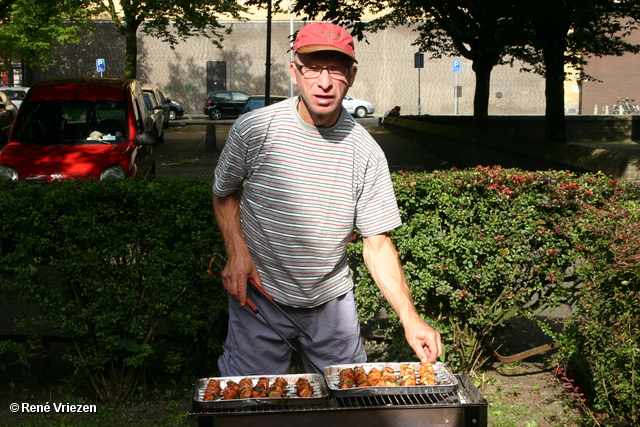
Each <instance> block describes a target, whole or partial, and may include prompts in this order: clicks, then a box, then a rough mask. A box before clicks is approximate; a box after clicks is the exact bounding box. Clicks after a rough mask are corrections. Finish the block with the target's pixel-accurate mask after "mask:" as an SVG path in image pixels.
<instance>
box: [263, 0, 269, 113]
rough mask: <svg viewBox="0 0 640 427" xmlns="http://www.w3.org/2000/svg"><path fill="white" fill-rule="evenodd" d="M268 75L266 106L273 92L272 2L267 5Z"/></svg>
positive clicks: (266, 81)
mask: <svg viewBox="0 0 640 427" xmlns="http://www.w3.org/2000/svg"><path fill="white" fill-rule="evenodd" d="M266 67H267V69H266V73H265V76H264V79H265V84H264V105H269V104H271V102H270V92H271V0H269V1H268V3H267V62H266Z"/></svg>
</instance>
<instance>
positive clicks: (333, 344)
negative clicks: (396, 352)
mask: <svg viewBox="0 0 640 427" xmlns="http://www.w3.org/2000/svg"><path fill="white" fill-rule="evenodd" d="M247 295H248V296H249V298H250V299H251V301H252V302H253V303H254V304H255V305H256V307H257V308H258V310H260V312H262V313H263V314H264V315H265V316H267V317H268V318H269V320H271V322H272V323H273V324H274V325H276V327H277V328H278V329H279V330H280V332H282V333H283V335H284V336H285V337H287V339H288V340H289V341H290V342H292V344H294V345H295V340H296V339H297V340H298V343H299V345H298V346H296V348H297V349H298V350H300V353H301V356H302V363H303V365H304V370H305V372H306V373H317V374H323V373H324V367H325V366H330V365H339V364H346V363H364V362H366V360H367V355H366V353H365V351H364V347H363V345H362V337H361V336H360V325H359V323H358V314H357V311H356V306H355V302H354V296H353V292H352V291H350V292H348V293H347V294H345V295H342V296H340V297H338V298H335V299H333V300H331V301H329V302H327V303H325V304H323V305H321V306H319V307H315V308H292V307H287V306H281V307H282V308H283V309H284V310H285V311H286V312H287V314H289V315H290V316H291V317H292V318H293V319H294V320H295V321H296V322H297V323H298V324H299V325H300V326H302V327H303V328H304V329H305V330H306V331H307V332H308V333H309V334H310V335H311V337H312V338H313V341H309V340H308V339H306V338H305V337H304V336H303V335H302V334H300V332H298V331H297V330H296V329H295V328H294V327H293V326H291V324H290V323H289V322H288V321H287V319H286V318H284V316H282V314H281V313H279V312H278V311H277V310H276V309H275V308H273V307H270V304H269V303H268V302H267V301H266V298H265V297H264V296H262V295H258V294H257V293H256V292H255V291H248V293H247ZM291 354H292V350H291V347H289V346H288V345H287V344H286V343H285V342H284V341H283V340H282V339H281V338H280V336H278V334H277V333H276V332H275V331H274V330H273V329H271V327H270V326H269V325H268V324H267V323H266V322H265V321H264V320H263V319H262V317H260V316H259V315H258V314H254V313H253V311H251V309H249V307H247V306H245V307H240V304H238V302H237V301H236V300H234V299H233V298H231V297H229V332H228V334H227V340H226V342H225V344H224V353H223V354H222V356H220V358H219V359H218V368H219V369H220V374H221V375H222V376H225V377H226V376H248V375H287V374H289V371H290V368H291Z"/></svg>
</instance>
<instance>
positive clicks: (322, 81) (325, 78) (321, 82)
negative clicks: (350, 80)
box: [317, 68, 333, 88]
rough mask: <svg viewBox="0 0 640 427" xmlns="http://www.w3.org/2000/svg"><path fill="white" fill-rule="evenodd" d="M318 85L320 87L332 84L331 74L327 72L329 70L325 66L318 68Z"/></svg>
mask: <svg viewBox="0 0 640 427" xmlns="http://www.w3.org/2000/svg"><path fill="white" fill-rule="evenodd" d="M317 81H318V86H320V87H324V88H327V87H331V86H333V76H332V75H331V74H329V70H328V69H327V68H323V69H321V70H320V75H319V76H318V77H317Z"/></svg>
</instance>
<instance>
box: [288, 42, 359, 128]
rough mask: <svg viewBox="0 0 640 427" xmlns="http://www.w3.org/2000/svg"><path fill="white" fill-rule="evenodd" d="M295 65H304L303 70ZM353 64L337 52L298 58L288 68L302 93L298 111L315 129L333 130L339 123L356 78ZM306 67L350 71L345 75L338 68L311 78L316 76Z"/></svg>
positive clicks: (303, 55)
mask: <svg viewBox="0 0 640 427" xmlns="http://www.w3.org/2000/svg"><path fill="white" fill-rule="evenodd" d="M296 64H298V65H302V66H303V68H302V70H301V69H299V66H298V65H296ZM351 64H352V61H351V60H350V59H349V58H348V57H347V56H345V55H343V54H341V53H339V52H334V51H321V52H314V53H308V54H297V55H296V56H295V60H294V62H292V63H291V64H290V67H289V68H290V72H291V81H292V82H293V84H295V85H296V86H297V87H298V91H299V92H300V98H301V101H300V103H299V104H298V112H299V113H300V117H302V119H303V120H304V121H305V122H306V123H309V124H310V125H313V126H316V127H330V126H333V125H334V124H335V123H336V121H337V120H338V118H339V117H340V112H341V111H342V99H343V98H344V96H345V95H346V94H347V91H348V90H349V88H350V87H351V85H352V84H353V81H354V79H355V76H356V71H357V69H356V67H355V66H352V67H351ZM306 67H344V68H348V69H349V71H348V73H346V75H341V74H339V73H337V72H336V71H338V69H334V70H332V72H331V73H330V72H329V70H327V69H323V70H322V71H321V72H320V74H319V75H317V76H315V77H310V75H313V74H314V73H313V71H312V72H309V71H308V68H306ZM305 71H306V73H305ZM303 73H305V74H304V75H303ZM315 74H317V72H316V73H315Z"/></svg>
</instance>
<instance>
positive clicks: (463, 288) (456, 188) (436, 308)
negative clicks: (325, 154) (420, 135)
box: [0, 168, 640, 421]
mask: <svg viewBox="0 0 640 427" xmlns="http://www.w3.org/2000/svg"><path fill="white" fill-rule="evenodd" d="M393 180H394V186H395V189H396V193H397V197H398V203H399V206H400V209H401V214H402V217H403V225H402V226H401V227H400V228H398V229H397V230H394V231H393V233H392V235H393V239H394V241H395V243H396V246H397V248H398V250H399V252H400V256H401V259H402V262H403V264H404V266H405V271H406V276H407V279H408V281H409V284H410V286H411V289H412V292H413V295H414V300H415V303H416V306H417V308H418V310H419V311H420V312H421V313H423V315H424V317H425V319H426V320H427V321H428V322H430V323H432V324H434V326H436V327H437V328H438V329H439V330H440V331H441V332H442V334H443V339H444V340H445V346H446V356H445V361H446V363H447V364H448V365H449V366H450V367H451V368H452V369H453V370H455V371H459V372H466V373H469V372H473V371H474V370H477V369H479V368H480V367H481V366H482V364H483V362H484V361H485V360H486V359H487V357H488V354H489V353H488V352H487V346H486V345H487V343H489V342H490V341H491V339H492V337H494V336H495V334H496V332H497V331H499V330H500V328H502V327H504V325H505V323H506V322H507V320H509V319H510V318H512V317H515V316H519V317H529V318H533V317H535V316H536V315H537V314H539V313H540V312H541V311H542V310H545V309H549V308H553V307H557V306H558V305H560V304H570V305H572V306H573V307H575V312H574V315H573V316H572V317H571V318H570V319H568V321H567V325H568V327H567V329H566V332H564V333H562V334H561V335H560V336H557V337H555V338H556V339H558V340H559V341H561V342H562V343H563V346H562V349H561V351H560V353H559V354H560V358H561V359H562V362H563V363H569V362H570V363H571V364H572V366H579V365H580V366H584V367H585V373H584V377H585V378H588V379H589V380H590V381H591V382H592V384H591V387H592V389H593V390H594V392H595V401H594V404H595V408H596V409H597V410H598V411H600V412H602V413H606V414H607V415H608V416H617V417H620V418H626V419H628V420H630V421H634V420H635V421H637V417H638V409H637V405H636V404H635V403H633V402H638V401H640V399H639V398H640V394H639V392H638V390H637V389H638V386H637V379H636V377H637V373H638V366H639V364H640V357H638V356H639V355H638V345H637V343H638V332H637V331H638V329H639V325H638V321H639V316H640V308H639V306H640V304H638V302H639V300H638V298H639V296H638V295H639V294H638V279H639V276H640V273H639V267H638V266H639V263H640V252H639V251H640V249H638V248H640V241H639V233H638V231H637V230H638V225H639V218H638V216H639V212H640V207H639V202H638V200H640V199H639V198H638V196H640V191H639V190H638V188H637V187H635V186H632V185H625V184H621V183H617V182H614V181H611V180H610V179H609V178H607V177H606V176H603V175H596V174H588V175H581V176H577V175H573V174H570V173H566V172H523V171H519V170H513V169H500V168H476V169H470V170H465V171H447V172H433V173H397V174H394V175H393ZM0 191H1V192H2V197H1V198H0V238H1V240H0V274H1V277H0V278H1V282H0V287H1V289H0V295H1V296H0V299H3V300H4V301H5V302H6V300H8V298H10V297H12V296H17V297H19V298H21V299H23V300H26V301H27V302H29V303H30V304H33V305H35V306H36V307H37V308H38V309H39V310H40V312H41V316H39V317H35V318H29V319H25V320H22V321H21V323H20V325H19V326H20V327H21V328H23V329H25V330H30V328H33V327H35V326H37V325H40V327H42V325H44V326H46V327H48V328H50V329H51V330H53V331H54V332H55V333H57V334H59V335H60V336H61V337H63V338H65V339H66V340H68V341H69V342H70V343H71V345H69V346H68V354H67V357H68V358H69V359H70V360H71V361H72V362H73V363H74V364H75V365H76V366H77V367H78V368H79V371H80V372H82V373H83V374H84V375H85V377H86V378H87V379H88V381H89V382H90V384H91V385H92V386H93V387H94V389H95V391H96V393H97V395H98V396H99V397H100V398H101V399H122V398H124V397H126V396H128V395H130V393H131V392H132V391H133V390H134V389H135V387H136V384H137V382H138V381H140V379H141V378H142V374H143V373H144V370H145V368H146V367H147V366H148V364H149V363H150V361H152V360H158V358H159V357H160V356H162V364H163V366H164V369H165V370H166V371H167V372H176V371H180V370H181V369H183V368H184V366H185V365H186V364H187V363H188V359H189V357H190V354H191V346H193V345H194V344H195V345H200V346H201V347H202V348H205V349H207V351H209V352H210V354H209V356H208V357H207V359H208V360H211V361H215V359H216V356H217V354H219V353H220V349H221V342H222V339H223V337H224V327H225V325H226V303H227V297H226V294H225V292H224V290H223V288H222V286H221V285H220V281H219V278H217V277H211V276H209V275H208V274H206V269H207V266H208V262H209V259H210V257H211V255H212V254H213V253H215V252H222V251H223V245H222V242H221V237H220V235H219V233H218V231H217V227H216V226H215V222H214V218H213V215H212V212H211V188H210V183H207V182H204V181H183V180H179V179H161V180H156V181H153V182H145V181H143V182H135V181H130V180H124V181H121V182H108V183H101V182H96V183H78V182H55V183H52V184H48V185H35V184H30V183H18V184H15V183H14V184H8V183H0ZM360 253H361V242H357V241H356V242H355V243H354V244H353V245H351V247H350V248H349V257H350V260H351V263H352V266H353V270H354V278H355V280H356V292H357V302H358V309H359V313H360V316H361V319H362V320H363V321H368V322H374V321H375V318H376V314H377V313H379V311H380V310H381V309H383V308H388V307H387V304H386V302H385V301H384V300H383V299H382V298H381V296H380V292H379V291H378V289H377V288H376V286H375V284H374V283H372V281H371V278H370V276H369V275H368V273H367V272H366V268H365V267H364V263H363V262H362V259H361V255H360ZM0 302H3V301H1V300H0ZM391 316H392V317H391V320H392V321H391V322H390V323H389V324H388V325H387V326H385V328H386V333H387V337H388V339H389V340H390V342H393V343H394V345H393V346H390V352H391V354H390V357H394V358H395V359H396V360H413V357H415V356H414V355H412V354H411V351H410V350H409V349H408V347H407V346H406V345H404V335H403V331H402V327H401V325H399V323H398V322H397V319H396V318H395V315H394V314H393V313H391ZM168 335H171V336H173V337H178V340H179V341H180V342H181V343H182V344H183V345H179V346H175V347H173V350H172V351H167V350H166V348H164V347H163V344H164V338H165V337H166V336H168ZM18 347H19V346H18V345H17V344H16V343H14V342H5V343H0V353H1V352H2V351H3V350H5V351H8V350H12V351H15V350H16V349H17V348H18ZM25 348H26V347H25ZM25 360H26V359H25ZM578 360H580V362H581V363H578ZM211 369H212V372H213V370H214V369H215V367H211Z"/></svg>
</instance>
